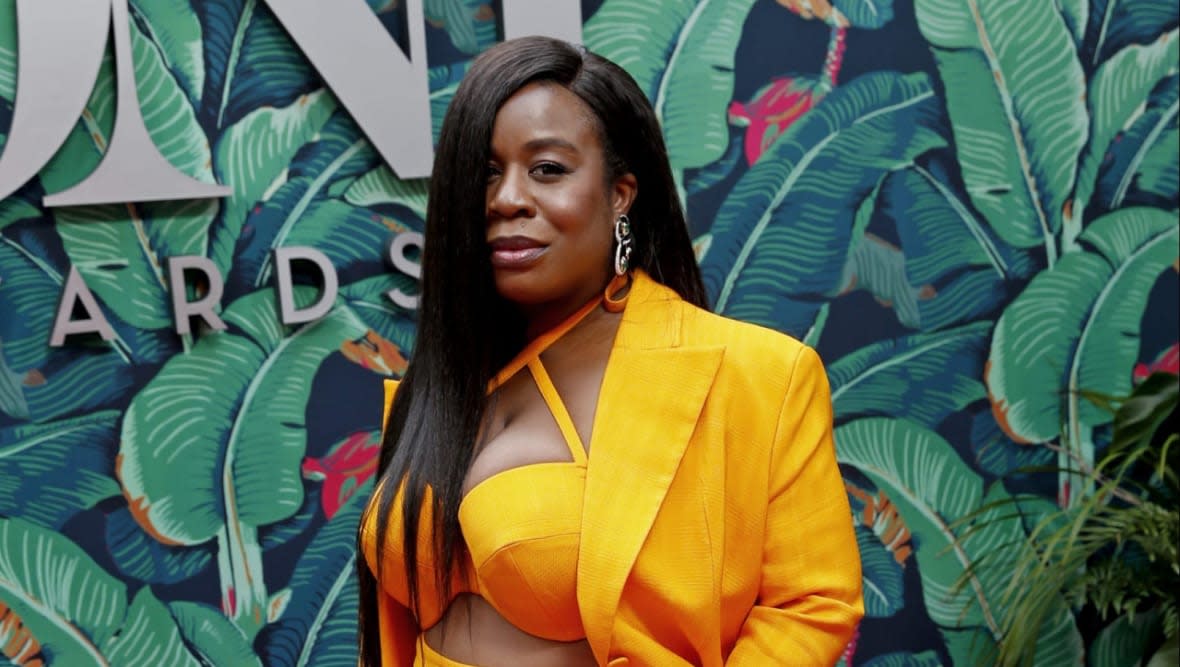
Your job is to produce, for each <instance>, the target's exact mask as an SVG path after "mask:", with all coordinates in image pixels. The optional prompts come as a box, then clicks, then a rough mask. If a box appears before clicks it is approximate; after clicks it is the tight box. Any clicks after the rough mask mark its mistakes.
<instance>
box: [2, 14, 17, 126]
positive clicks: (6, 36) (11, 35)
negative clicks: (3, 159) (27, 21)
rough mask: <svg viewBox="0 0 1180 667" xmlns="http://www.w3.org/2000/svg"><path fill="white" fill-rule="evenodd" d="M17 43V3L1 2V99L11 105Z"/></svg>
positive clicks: (13, 95) (14, 93)
mask: <svg viewBox="0 0 1180 667" xmlns="http://www.w3.org/2000/svg"><path fill="white" fill-rule="evenodd" d="M16 44H17V42H16V3H15V2H4V3H0V99H3V100H5V101H6V102H8V104H9V105H11V104H12V101H13V100H14V99H16V48H17V46H16ZM3 147H4V142H3V141H0V148H3Z"/></svg>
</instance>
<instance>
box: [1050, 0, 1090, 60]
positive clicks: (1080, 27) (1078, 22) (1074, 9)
mask: <svg viewBox="0 0 1180 667" xmlns="http://www.w3.org/2000/svg"><path fill="white" fill-rule="evenodd" d="M1057 5H1058V7H1059V9H1060V11H1061V18H1062V19H1064V20H1065V25H1066V27H1068V28H1069V34H1070V36H1071V37H1073V41H1074V46H1075V47H1077V48H1078V51H1079V52H1080V51H1081V47H1082V43H1083V42H1084V41H1085V39H1086V26H1087V23H1088V22H1089V20H1090V17H1089V13H1090V0H1057Z"/></svg>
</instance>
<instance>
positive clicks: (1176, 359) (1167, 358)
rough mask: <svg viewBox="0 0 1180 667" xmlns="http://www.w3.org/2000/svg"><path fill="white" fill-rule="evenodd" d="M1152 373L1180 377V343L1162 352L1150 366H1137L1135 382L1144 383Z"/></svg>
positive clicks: (1134, 376)
mask: <svg viewBox="0 0 1180 667" xmlns="http://www.w3.org/2000/svg"><path fill="white" fill-rule="evenodd" d="M1152 373H1171V374H1172V375H1180V343H1174V344H1173V345H1172V347H1169V348H1168V349H1166V350H1164V351H1163V352H1160V354H1159V356H1158V357H1156V358H1155V361H1152V362H1151V363H1150V364H1136V365H1135V371H1134V374H1133V375H1132V377H1133V378H1134V379H1135V382H1142V381H1143V380H1146V379H1147V377H1148V376H1149V375H1151V374H1152Z"/></svg>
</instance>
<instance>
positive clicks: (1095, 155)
mask: <svg viewBox="0 0 1180 667" xmlns="http://www.w3.org/2000/svg"><path fill="white" fill-rule="evenodd" d="M1178 68H1180V30H1171V31H1170V32H1167V33H1165V34H1163V35H1162V36H1160V38H1159V39H1158V40H1156V41H1154V42H1152V43H1151V44H1150V45H1147V46H1139V45H1131V46H1128V47H1127V48H1125V49H1123V50H1122V51H1119V52H1118V53H1116V54H1115V55H1114V56H1113V57H1111V58H1110V59H1109V60H1107V61H1106V62H1104V63H1102V65H1101V66H1100V67H1099V68H1098V71H1097V72H1095V74H1094V80H1093V81H1092V82H1091V83H1090V89H1089V94H1088V95H1087V101H1088V102H1089V105H1090V119H1091V121H1090V125H1091V127H1090V141H1089V143H1088V144H1087V146H1086V150H1085V151H1084V152H1083V153H1082V161H1081V165H1080V166H1079V167H1078V189H1077V196H1076V200H1075V201H1076V203H1075V206H1074V215H1075V216H1080V215H1081V209H1082V207H1083V206H1086V205H1087V203H1088V202H1089V201H1090V196H1091V195H1092V194H1093V193H1094V188H1095V184H1096V181H1097V179H1098V169H1099V167H1100V166H1101V164H1102V162H1103V160H1104V158H1105V156H1106V155H1107V151H1108V150H1109V147H1110V142H1111V141H1112V140H1113V139H1114V138H1115V135H1117V134H1118V133H1119V131H1120V130H1122V129H1123V128H1124V127H1128V126H1129V125H1130V124H1131V122H1132V121H1133V120H1134V119H1135V118H1136V116H1138V115H1139V114H1140V113H1142V111H1141V107H1142V105H1143V100H1144V99H1145V98H1146V97H1147V95H1148V93H1150V92H1151V91H1152V89H1153V88H1155V87H1156V86H1157V85H1158V84H1159V83H1160V81H1161V80H1163V79H1165V78H1167V77H1169V76H1174V75H1175V74H1176V72H1177V69H1178Z"/></svg>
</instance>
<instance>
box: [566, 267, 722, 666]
mask: <svg viewBox="0 0 1180 667" xmlns="http://www.w3.org/2000/svg"><path fill="white" fill-rule="evenodd" d="M669 295H671V296H670V297H669ZM683 305H684V304H683V302H681V301H680V300H679V298H678V297H676V296H675V294H674V293H672V292H671V291H670V290H667V289H666V288H664V287H662V286H660V285H658V284H656V283H654V282H652V281H651V280H650V278H647V277H646V276H643V275H642V274H641V275H639V276H637V279H636V283H635V284H634V285H633V286H632V293H631V300H630V301H629V303H628V305H627V310H626V311H625V312H624V316H623V322H622V323H621V324H620V326H619V331H618V334H617V335H616V339H615V346H614V349H613V350H612V352H611V356H610V360H609V362H608V364H607V369H606V374H605V376H604V378H603V384H602V390H601V392H600V394H599V403H598V407H597V409H596V413H595V414H596V417H595V424H594V428H593V433H592V435H591V445H590V463H589V467H588V469H587V473H586V495H585V503H584V512H583V524H582V539H581V546H580V549H579V554H578V559H579V560H578V563H579V565H578V603H579V606H580V607H581V609H582V621H583V624H584V627H585V629H586V636H587V638H588V639H589V641H590V645H591V648H592V649H593V650H594V653H595V656H596V657H597V659H598V660H599V662H600V663H605V662H606V659H607V657H608V656H607V653H608V651H609V650H610V637H611V634H612V628H613V624H614V617H615V612H616V610H617V608H618V605H619V598H620V595H621V593H622V590H623V585H624V584H625V583H626V580H627V576H628V574H629V573H630V571H631V567H632V565H633V564H634V562H635V559H636V557H637V556H638V554H639V550H640V547H641V546H642V545H643V542H644V540H645V539H646V538H647V535H648V532H649V531H650V529H651V525H652V522H653V521H654V520H655V516H656V513H657V512H658V511H659V509H660V505H661V504H662V503H663V500H664V496H665V495H666V494H667V492H668V487H669V485H671V483H672V479H673V477H674V476H675V475H676V471H677V468H678V467H679V465H680V460H681V458H682V457H683V455H684V451H685V448H686V447H687V446H688V443H689V440H690V439H691V437H692V434H693V431H694V430H695V428H696V423H697V420H698V418H699V416H700V413H701V409H702V407H703V405H704V402H705V398H706V396H708V393H709V388H710V387H711V386H712V384H713V379H714V377H715V376H716V373H717V368H718V367H719V365H720V363H721V358H722V355H723V352H724V348H723V347H720V346H718V347H681V346H679V345H678V343H679V334H680V331H679V326H680V319H679V318H680V315H681V313H682V308H683Z"/></svg>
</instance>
